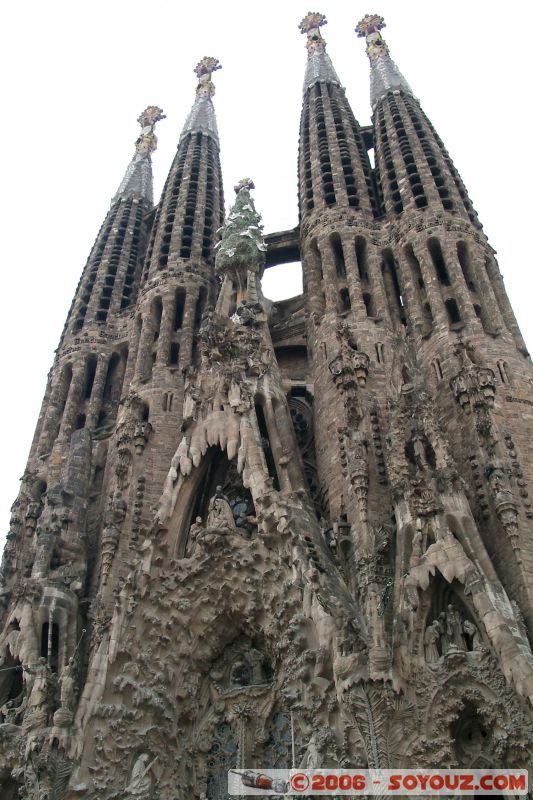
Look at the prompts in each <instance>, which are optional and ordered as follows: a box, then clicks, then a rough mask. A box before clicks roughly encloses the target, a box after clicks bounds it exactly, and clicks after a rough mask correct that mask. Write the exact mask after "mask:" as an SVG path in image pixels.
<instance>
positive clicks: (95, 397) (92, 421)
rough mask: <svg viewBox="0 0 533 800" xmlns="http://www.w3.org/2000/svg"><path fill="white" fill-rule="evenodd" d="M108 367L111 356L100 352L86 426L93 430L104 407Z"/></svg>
mask: <svg viewBox="0 0 533 800" xmlns="http://www.w3.org/2000/svg"><path fill="white" fill-rule="evenodd" d="M108 368H109V357H108V356H107V355H105V354H104V353H100V355H99V356H98V362H97V364H96V372H95V375H94V383H93V388H92V392H91V400H90V404H89V410H88V412H87V421H86V423H85V427H86V428H88V429H89V430H93V429H94V428H95V427H96V425H97V423H98V417H99V415H100V411H101V409H102V399H103V396H104V388H105V383H106V378H107V370H108Z"/></svg>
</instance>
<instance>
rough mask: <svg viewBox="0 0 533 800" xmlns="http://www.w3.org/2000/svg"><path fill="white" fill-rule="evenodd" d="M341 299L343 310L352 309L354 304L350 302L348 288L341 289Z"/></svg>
mask: <svg viewBox="0 0 533 800" xmlns="http://www.w3.org/2000/svg"><path fill="white" fill-rule="evenodd" d="M340 300H341V309H342V311H350V310H351V308H352V304H351V302H350V293H349V292H348V289H341V290H340Z"/></svg>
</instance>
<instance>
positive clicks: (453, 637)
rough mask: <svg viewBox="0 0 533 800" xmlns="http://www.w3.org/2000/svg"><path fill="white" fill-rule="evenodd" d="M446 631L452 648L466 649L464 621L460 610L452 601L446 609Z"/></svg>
mask: <svg viewBox="0 0 533 800" xmlns="http://www.w3.org/2000/svg"><path fill="white" fill-rule="evenodd" d="M446 633H447V635H448V641H449V643H450V649H452V648H454V649H457V650H464V649H465V640H464V636H463V623H462V620H461V615H460V613H459V611H458V610H457V609H456V608H455V606H452V605H451V603H450V605H449V606H448V609H447V611H446Z"/></svg>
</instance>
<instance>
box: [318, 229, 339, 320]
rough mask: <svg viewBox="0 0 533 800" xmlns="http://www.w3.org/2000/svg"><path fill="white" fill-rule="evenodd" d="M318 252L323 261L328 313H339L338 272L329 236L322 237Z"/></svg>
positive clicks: (319, 241) (319, 240)
mask: <svg viewBox="0 0 533 800" xmlns="http://www.w3.org/2000/svg"><path fill="white" fill-rule="evenodd" d="M318 250H319V253H320V258H321V260H322V273H323V276H324V291H325V295H326V311H335V312H336V311H337V310H338V307H339V298H338V296H337V270H336V267H335V256H334V254H333V248H332V246H331V242H330V241H329V236H320V237H319V239H318Z"/></svg>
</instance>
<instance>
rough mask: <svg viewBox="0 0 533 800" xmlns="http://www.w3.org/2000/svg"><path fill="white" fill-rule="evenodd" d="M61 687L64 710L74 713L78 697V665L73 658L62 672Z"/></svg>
mask: <svg viewBox="0 0 533 800" xmlns="http://www.w3.org/2000/svg"><path fill="white" fill-rule="evenodd" d="M59 686H60V688H61V695H60V696H61V706H62V708H66V709H68V710H69V711H72V708H73V706H74V699H75V696H76V664H75V661H74V659H73V658H70V659H69V662H68V664H67V665H66V666H65V667H63V669H62V670H61V675H60V678H59Z"/></svg>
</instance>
